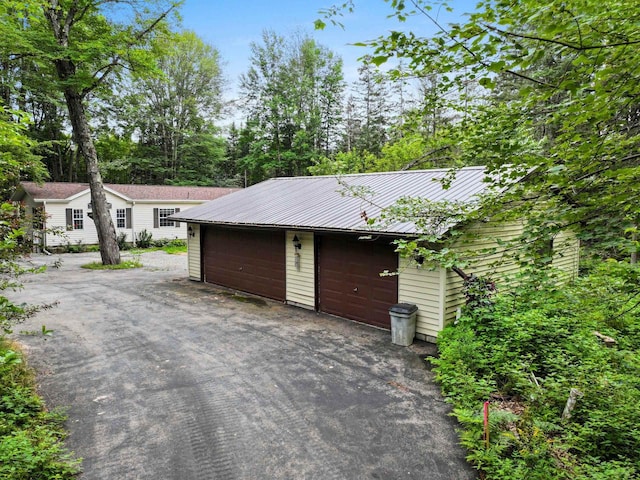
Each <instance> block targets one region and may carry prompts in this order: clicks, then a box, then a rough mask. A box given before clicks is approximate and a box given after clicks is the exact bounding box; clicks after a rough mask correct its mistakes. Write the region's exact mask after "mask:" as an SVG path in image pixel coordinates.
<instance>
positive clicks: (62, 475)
mask: <svg viewBox="0 0 640 480" xmlns="http://www.w3.org/2000/svg"><path fill="white" fill-rule="evenodd" d="M64 420H65V418H64V416H63V415H61V414H59V413H56V412H47V411H46V409H45V408H44V405H43V403H42V400H41V399H40V397H39V396H38V395H36V393H35V386H34V375H33V373H32V372H31V370H30V369H29V368H27V367H26V365H25V364H24V362H23V360H22V356H21V355H20V354H19V353H18V352H17V351H16V349H15V348H12V346H11V345H10V344H9V343H8V342H7V341H6V340H0V478H13V479H32V478H33V479H35V478H43V479H45V478H59V479H71V478H75V476H76V474H77V473H78V471H79V469H78V465H79V461H78V460H74V459H72V458H71V456H70V455H69V454H68V453H67V452H66V451H65V450H64V447H63V445H62V440H63V439H64V437H65V432H64V429H63V422H64Z"/></svg>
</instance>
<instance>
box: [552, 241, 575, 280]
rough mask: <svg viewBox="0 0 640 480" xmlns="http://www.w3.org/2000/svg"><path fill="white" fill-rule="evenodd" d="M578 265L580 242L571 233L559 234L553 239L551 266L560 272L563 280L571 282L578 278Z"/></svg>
mask: <svg viewBox="0 0 640 480" xmlns="http://www.w3.org/2000/svg"><path fill="white" fill-rule="evenodd" d="M579 263H580V240H578V238H577V237H576V235H575V234H574V233H573V232H568V231H564V232H560V233H559V234H558V235H557V236H556V237H555V238H554V239H553V260H552V262H551V265H552V266H553V267H554V268H557V269H558V270H559V271H560V275H561V277H562V279H563V280H573V279H575V278H576V277H577V276H578V267H579Z"/></svg>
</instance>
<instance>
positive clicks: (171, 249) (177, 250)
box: [162, 245, 187, 255]
mask: <svg viewBox="0 0 640 480" xmlns="http://www.w3.org/2000/svg"><path fill="white" fill-rule="evenodd" d="M162 250H164V251H165V252H167V253H169V254H171V255H180V254H182V253H187V246H186V245H165V246H164V247H162Z"/></svg>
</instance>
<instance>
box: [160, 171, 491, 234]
mask: <svg viewBox="0 0 640 480" xmlns="http://www.w3.org/2000/svg"><path fill="white" fill-rule="evenodd" d="M450 172H451V170H450V169H436V170H409V171H402V172H384V173H366V174H354V175H341V176H318V177H283V178H272V179H270V180H266V181H264V182H262V183H258V184H256V185H253V186H251V187H248V188H246V189H244V190H240V191H238V192H234V193H232V194H230V195H226V196H224V197H221V198H218V199H216V200H213V201H211V202H207V203H204V204H202V205H198V206H196V207H192V208H190V209H188V210H186V211H184V212H180V213H176V214H175V215H173V216H172V218H173V219H176V220H181V221H186V222H191V223H201V224H218V225H228V226H256V227H271V228H287V229H292V230H323V231H343V232H345V231H346V232H361V233H365V232H373V233H381V234H385V233H386V234H413V233H417V229H416V226H415V225H414V224H413V223H412V222H406V223H396V224H392V225H385V226H369V225H367V222H366V220H365V219H364V218H363V217H364V215H363V212H366V216H368V217H369V218H375V217H377V216H378V215H379V214H380V212H381V209H383V208H387V207H390V206H391V205H393V204H394V203H396V202H397V201H398V200H399V199H400V198H402V197H421V198H424V199H427V200H430V201H440V200H447V201H455V202H463V203H468V202H473V201H474V200H475V199H477V195H478V194H481V193H486V192H487V191H488V190H489V187H490V184H489V183H487V182H485V181H484V179H485V168H484V167H465V168H461V169H459V170H458V171H457V173H456V175H455V179H454V180H453V181H452V182H451V185H450V186H449V188H448V189H444V188H443V186H442V183H441V181H440V180H442V179H443V178H445V177H446V176H447V174H449V173H450ZM353 189H355V190H361V189H364V190H366V192H367V194H365V195H364V198H363V197H361V196H354V195H351V194H349V193H348V191H349V190H353ZM440 233H443V232H440Z"/></svg>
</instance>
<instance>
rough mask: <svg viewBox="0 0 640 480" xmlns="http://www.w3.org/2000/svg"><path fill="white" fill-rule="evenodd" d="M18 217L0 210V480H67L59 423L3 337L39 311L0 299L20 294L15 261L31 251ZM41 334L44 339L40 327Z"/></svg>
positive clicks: (70, 466)
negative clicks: (9, 291) (8, 291)
mask: <svg viewBox="0 0 640 480" xmlns="http://www.w3.org/2000/svg"><path fill="white" fill-rule="evenodd" d="M19 212H20V206H19V205H13V204H10V203H5V204H2V206H1V208H0V478H11V479H16V480H20V479H25V480H26V479H29V480H31V479H67V478H72V477H74V475H75V473H76V472H77V471H78V469H77V462H76V461H74V460H72V459H71V457H70V456H69V455H68V454H67V453H66V452H65V450H64V448H63V446H62V439H63V438H64V437H65V432H64V429H63V427H62V424H63V420H64V417H63V416H62V415H60V414H59V413H55V412H48V411H47V410H46V409H45V406H44V404H43V402H42V400H41V399H40V397H39V396H38V395H37V393H36V391H35V380H34V377H33V374H32V372H31V371H30V370H29V369H28V368H27V367H26V365H25V364H24V362H23V358H22V355H21V353H20V352H19V349H18V348H17V347H16V346H15V345H12V344H11V343H9V341H8V340H7V337H6V335H7V334H8V333H10V332H11V331H12V329H13V328H14V327H15V326H16V325H17V324H19V323H20V322H22V321H24V320H25V319H26V318H28V317H29V316H31V315H33V314H34V313H35V312H36V311H37V310H38V309H39V308H43V307H35V306H29V305H24V304H15V303H13V302H12V301H11V300H10V299H8V298H7V297H6V296H5V295H4V292H5V291H7V290H15V289H18V288H21V283H20V275H22V274H23V273H25V271H26V270H25V269H24V268H22V267H21V266H20V265H19V264H18V263H17V259H18V257H19V256H20V255H23V254H25V253H27V252H29V250H30V248H31V246H30V245H29V243H28V242H25V239H24V227H25V225H24V223H23V222H24V221H25V219H24V217H21V216H20V215H19ZM30 271H34V270H30ZM45 308H46V307H45ZM42 332H43V334H47V333H50V332H49V331H48V330H46V328H45V327H43V328H42Z"/></svg>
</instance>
